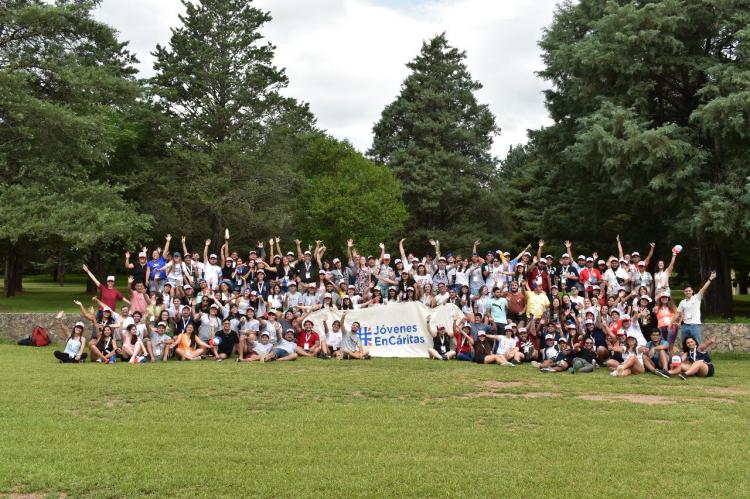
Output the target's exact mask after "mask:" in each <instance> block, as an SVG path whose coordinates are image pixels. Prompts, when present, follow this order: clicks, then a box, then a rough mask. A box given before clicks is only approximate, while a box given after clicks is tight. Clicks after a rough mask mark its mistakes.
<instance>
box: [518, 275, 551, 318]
mask: <svg viewBox="0 0 750 499" xmlns="http://www.w3.org/2000/svg"><path fill="white" fill-rule="evenodd" d="M524 285H525V286H526V315H527V316H529V317H533V318H535V319H536V320H539V319H541V318H542V315H544V312H546V311H547V309H548V308H549V298H548V297H547V295H546V294H545V293H544V290H543V289H542V287H541V286H534V290H533V291H532V290H531V288H529V283H528V282H526V283H524Z"/></svg>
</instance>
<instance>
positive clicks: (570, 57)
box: [529, 0, 750, 315]
mask: <svg viewBox="0 0 750 499" xmlns="http://www.w3.org/2000/svg"><path fill="white" fill-rule="evenodd" d="M749 26H750V2H748V1H747V0H729V1H725V0H652V1H641V2H631V1H624V0H620V1H615V2H613V1H608V0H581V1H580V2H576V3H575V4H574V3H572V2H565V3H564V4H562V5H561V6H560V8H559V10H558V12H557V13H556V15H555V20H554V22H553V24H552V26H551V27H550V28H549V29H548V30H547V31H546V32H545V35H544V38H543V39H542V41H541V43H540V46H541V48H542V50H543V60H544V62H545V66H546V67H545V69H544V70H543V71H542V72H541V75H542V76H543V77H544V78H546V79H548V80H549V81H550V82H551V83H552V84H553V88H552V89H550V90H549V91H548V92H547V95H546V97H547V107H548V109H549V111H550V115H551V117H552V118H553V120H554V124H553V125H552V126H550V127H548V128H545V129H543V130H539V131H537V132H534V133H532V135H531V137H532V143H531V146H532V151H533V152H532V154H531V156H532V159H531V160H530V162H529V165H530V168H529V171H530V172H532V173H531V175H530V177H529V178H530V179H531V180H532V183H534V182H538V184H539V186H540V188H539V189H537V192H538V193H541V192H543V191H544V190H545V189H546V190H547V192H553V193H555V195H556V196H558V197H557V199H562V200H566V199H567V200H568V203H569V204H568V205H567V206H566V210H564V211H563V210H559V209H558V208H559V206H555V205H554V204H553V203H551V202H548V203H546V205H547V208H542V209H540V210H539V212H540V214H541V218H542V219H543V220H544V223H543V225H544V226H545V228H546V229H547V230H546V232H547V234H545V236H546V235H548V234H549V232H550V231H553V230H554V227H551V226H550V224H554V225H556V226H557V227H558V228H564V227H569V228H575V227H578V228H580V227H581V224H578V225H574V224H572V222H573V221H575V220H589V221H590V223H591V225H592V226H593V227H600V228H604V229H605V231H608V232H610V234H611V235H614V234H615V233H617V232H619V233H622V234H628V235H630V237H631V238H632V240H631V241H629V242H630V243H632V244H633V245H636V244H637V245H640V247H641V248H642V247H645V244H647V242H648V240H649V239H650V238H652V237H660V238H661V240H662V241H665V242H666V241H670V242H671V243H675V242H682V243H684V245H685V248H686V255H683V256H682V257H680V260H681V261H682V262H685V260H686V259H688V260H690V259H691V258H692V260H693V262H700V268H701V275H702V279H705V278H706V277H707V275H708V274H709V272H710V271H711V270H713V269H715V270H716V271H717V273H718V279H717V282H716V283H715V284H714V286H712V288H711V293H709V295H708V296H707V297H706V302H707V304H708V308H709V311H710V312H713V313H721V314H723V315H731V306H732V296H731V278H730V270H731V262H730V261H729V256H730V255H731V254H732V252H733V250H734V249H736V248H738V247H740V246H746V245H747V242H748V237H747V235H748V229H749V228H750V224H749V223H748V219H747V217H746V216H743V214H745V213H747V211H748V210H749V209H750V204H748V203H750V187H749V183H748V178H749V177H750V166H749V165H750V149H748V147H747V143H748V139H750V93H749V91H748V89H749V88H750V49H749V48H748V39H750V28H749ZM531 194H532V195H533V193H531ZM546 199H547V200H548V201H552V199H551V198H549V197H548V198H546ZM571 201H574V202H571ZM586 213H589V214H591V215H592V217H593V218H585V217H584V215H585V214H586ZM547 215H549V216H547ZM584 225H585V224H584ZM654 235H656V236H654ZM570 237H573V236H572V235H571V236H570ZM660 247H661V248H662V250H661V251H660V256H661V257H662V258H665V259H666V258H668V257H669V252H668V250H667V249H666V248H664V246H660ZM685 263H686V262H685ZM693 284H697V282H696V283H693Z"/></svg>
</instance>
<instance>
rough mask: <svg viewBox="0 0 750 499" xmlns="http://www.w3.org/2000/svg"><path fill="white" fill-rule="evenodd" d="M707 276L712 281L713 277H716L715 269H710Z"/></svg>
mask: <svg viewBox="0 0 750 499" xmlns="http://www.w3.org/2000/svg"><path fill="white" fill-rule="evenodd" d="M708 278H709V279H710V280H712V281H713V280H714V279H716V271H715V270H712V271H711V274H709V276H708Z"/></svg>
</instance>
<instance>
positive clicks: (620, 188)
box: [0, 0, 750, 315]
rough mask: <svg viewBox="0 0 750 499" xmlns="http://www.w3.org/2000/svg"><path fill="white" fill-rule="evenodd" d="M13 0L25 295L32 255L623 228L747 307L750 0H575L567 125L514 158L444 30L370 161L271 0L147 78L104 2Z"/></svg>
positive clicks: (563, 86) (6, 43) (7, 80)
mask: <svg viewBox="0 0 750 499" xmlns="http://www.w3.org/2000/svg"><path fill="white" fill-rule="evenodd" d="M0 6H2V7H3V8H2V9H0V172H1V173H0V175H2V178H0V189H1V191H0V205H1V206H2V208H3V209H2V212H0V252H1V253H2V256H3V258H4V260H5V277H6V279H5V287H6V294H12V293H13V292H14V291H15V290H17V289H18V287H19V286H20V284H21V282H20V275H21V271H22V269H23V265H24V263H27V264H28V262H30V261H37V262H39V261H43V260H44V259H48V258H49V259H52V260H53V261H55V262H57V263H58V264H59V263H60V262H65V261H67V260H71V259H73V258H80V256H81V254H83V255H85V257H86V258H87V259H88V260H89V261H91V262H93V263H94V264H96V262H97V261H102V262H111V261H112V258H113V256H114V255H115V254H116V253H117V252H120V251H121V249H122V247H123V245H126V244H131V245H133V244H135V243H139V242H141V241H148V240H152V239H153V238H154V237H156V236H159V235H161V234H163V233H165V232H172V233H180V234H185V235H187V236H188V237H189V238H194V239H196V240H197V239H203V238H205V237H213V238H215V239H219V238H220V237H219V236H220V233H219V231H221V230H222V228H223V227H227V226H228V227H237V229H238V230H236V231H233V234H238V238H237V239H238V240H237V241H236V244H237V245H240V246H241V245H243V244H251V243H252V242H254V239H258V238H261V237H262V236H268V235H270V234H279V235H281V236H282V237H284V236H291V235H295V236H300V237H303V238H309V239H323V240H325V241H326V243H327V244H328V246H329V248H331V249H332V250H334V252H339V251H342V250H343V248H344V244H345V241H346V240H347V239H349V238H350V237H354V238H355V239H357V240H358V241H359V242H360V244H361V245H362V246H363V247H365V246H367V247H370V246H373V247H374V246H375V244H376V243H377V242H379V241H382V240H385V241H389V242H393V241H395V239H396V238H397V237H399V236H400V235H401V234H402V233H406V234H408V235H409V237H410V239H412V241H410V248H412V247H413V248H414V249H416V250H420V249H426V241H427V238H428V237H434V238H438V239H440V240H441V241H442V242H443V246H444V247H446V248H448V247H450V248H453V249H455V250H461V251H468V250H469V249H470V247H471V243H472V241H474V240H475V239H477V238H480V239H482V241H483V243H484V244H485V245H488V246H490V247H511V246H512V247H522V246H524V245H525V244H526V243H527V242H529V241H532V240H535V239H537V238H539V237H542V238H545V239H547V240H551V241H555V240H559V241H562V240H564V239H573V240H575V241H577V242H578V241H580V243H578V244H577V247H578V248H580V250H581V251H590V250H592V249H598V250H600V251H601V250H602V249H604V248H607V247H613V249H614V240H615V237H616V236H617V235H618V234H620V235H621V237H622V240H623V243H624V244H625V246H627V247H629V248H632V249H636V248H637V249H640V250H641V251H643V250H645V249H646V248H647V247H648V243H649V242H651V241H655V242H656V243H657V245H658V248H661V250H659V251H660V254H661V256H663V257H666V256H668V249H667V248H669V247H670V246H671V244H674V243H676V242H679V243H681V244H683V246H685V248H686V251H685V254H684V257H681V261H683V262H684V264H681V266H680V267H681V270H686V269H688V268H695V269H700V274H701V275H702V276H703V277H705V276H706V275H707V274H708V273H709V271H710V270H711V269H716V270H717V274H718V281H717V283H716V285H715V286H714V288H715V290H714V292H712V293H711V297H710V302H709V307H710V310H711V311H713V312H721V313H724V314H725V315H729V314H731V296H730V292H731V289H730V280H731V272H732V271H735V277H736V278H738V279H746V278H747V274H748V272H747V271H748V267H750V257H748V256H747V255H746V254H745V253H746V252H745V251H744V247H745V246H746V245H747V243H748V241H747V239H748V236H747V234H748V229H750V222H748V217H747V213H748V209H749V208H750V187H749V183H750V182H749V179H750V148H749V147H748V146H747V144H748V139H749V138H750V137H748V135H750V63H749V62H748V56H749V55H750V48H749V46H748V40H750V0H640V1H631V0H614V1H613V0H580V1H578V2H575V3H573V2H570V1H567V2H563V3H562V4H561V5H560V6H559V7H558V9H557V12H556V13H555V17H554V21H553V23H552V25H551V26H549V27H548V29H547V30H545V32H544V34H543V36H542V39H541V41H540V46H541V48H542V55H543V62H544V69H543V70H542V71H541V72H540V75H541V76H542V77H543V78H545V79H546V80H547V81H549V83H550V89H549V90H548V91H547V92H546V94H545V99H546V103H547V107H548V110H549V113H550V116H551V118H552V119H553V124H552V125H551V126H549V127H545V128H541V129H538V130H531V131H530V132H529V142H528V143H527V144H525V145H519V146H517V147H513V148H511V150H510V151H509V152H508V154H507V156H506V157H505V158H504V159H503V160H502V161H499V160H498V159H497V158H495V157H493V155H492V153H491V146H492V142H493V138H494V137H495V136H496V134H498V133H499V127H498V125H497V123H496V120H495V117H494V116H493V114H492V113H491V112H490V110H489V108H488V106H487V105H483V104H480V103H479V102H478V101H477V99H476V97H475V92H476V91H477V90H478V89H480V88H481V84H480V83H479V82H477V81H476V80H474V79H473V78H472V77H471V75H470V74H469V72H468V70H467V67H466V64H465V62H464V61H465V58H466V54H465V53H464V52H462V51H460V50H459V49H457V48H455V47H452V46H451V45H450V44H449V42H448V40H447V37H446V36H445V34H440V35H438V36H436V37H434V38H432V39H430V40H428V41H426V42H425V43H424V44H423V46H422V49H421V51H420V53H419V54H418V55H417V56H416V57H415V58H414V59H413V60H412V61H411V62H409V63H408V64H407V66H408V68H409V70H410V73H409V75H408V76H407V78H406V79H405V81H404V82H403V85H402V87H401V91H400V93H399V95H398V96H397V97H396V98H395V100H394V101H393V102H392V103H390V104H389V105H388V106H387V107H386V108H385V109H384V111H383V113H382V116H381V118H380V120H379V121H378V122H377V123H376V124H375V125H374V128H373V135H374V139H373V145H372V148H371V149H370V150H369V151H368V152H367V156H364V155H362V154H361V153H359V152H358V151H356V150H355V149H354V148H353V147H352V146H351V145H349V144H347V143H345V142H341V141H338V140H335V139H333V138H331V137H329V136H327V135H326V134H325V133H323V132H322V131H321V130H319V129H318V128H317V127H316V123H315V118H314V117H313V115H312V114H311V112H310V110H309V108H308V106H307V105H306V104H304V103H301V102H299V101H297V100H295V99H293V98H290V97H288V96H285V95H284V93H283V89H284V88H285V87H286V86H287V83H288V80H287V77H286V75H285V73H284V70H283V69H282V68H277V67H276V66H275V65H274V61H273V58H274V47H273V45H271V44H270V43H268V42H265V41H264V40H263V38H262V35H261V31H260V29H261V27H262V26H263V25H264V24H265V23H267V22H269V21H270V20H271V17H270V15H269V14H268V13H266V12H263V11H260V10H258V9H256V8H255V7H253V6H252V2H251V0H201V1H195V2H185V9H186V12H185V14H184V15H183V16H182V17H181V18H180V20H181V26H179V27H176V28H174V29H173V30H172V37H171V40H170V42H169V44H168V46H166V47H161V46H157V47H156V48H155V51H154V55H155V57H156V63H155V70H156V74H155V76H154V77H153V78H151V79H149V80H145V81H143V80H141V81H139V80H137V79H136V78H135V74H134V70H133V63H134V62H135V59H134V57H133V55H132V54H130V53H129V52H128V51H127V49H126V45H125V43H123V42H121V41H119V40H118V39H117V36H116V33H115V32H114V31H113V30H112V29H111V28H109V27H107V26H105V25H103V24H101V23H98V22H97V21H95V20H94V19H93V18H92V16H91V9H92V8H93V7H94V6H95V2H93V1H90V2H87V1H82V0H77V1H73V0H70V1H59V2H58V3H57V4H55V5H49V4H47V3H45V2H42V1H41V0H0ZM498 63H501V61H498ZM420 245H421V247H420ZM363 249H365V250H366V249H367V248H363ZM553 249H554V248H553ZM558 249H560V250H562V247H560V248H558ZM683 277H688V278H690V279H691V280H697V279H699V278H700V276H699V275H698V273H697V272H692V273H691V272H687V273H683ZM745 284H746V283H745Z"/></svg>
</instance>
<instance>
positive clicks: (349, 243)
mask: <svg viewBox="0 0 750 499" xmlns="http://www.w3.org/2000/svg"><path fill="white" fill-rule="evenodd" d="M402 241H403V239H402ZM352 246H354V240H353V239H348V240H347V241H346V247H347V248H351V247H352Z"/></svg>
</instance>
